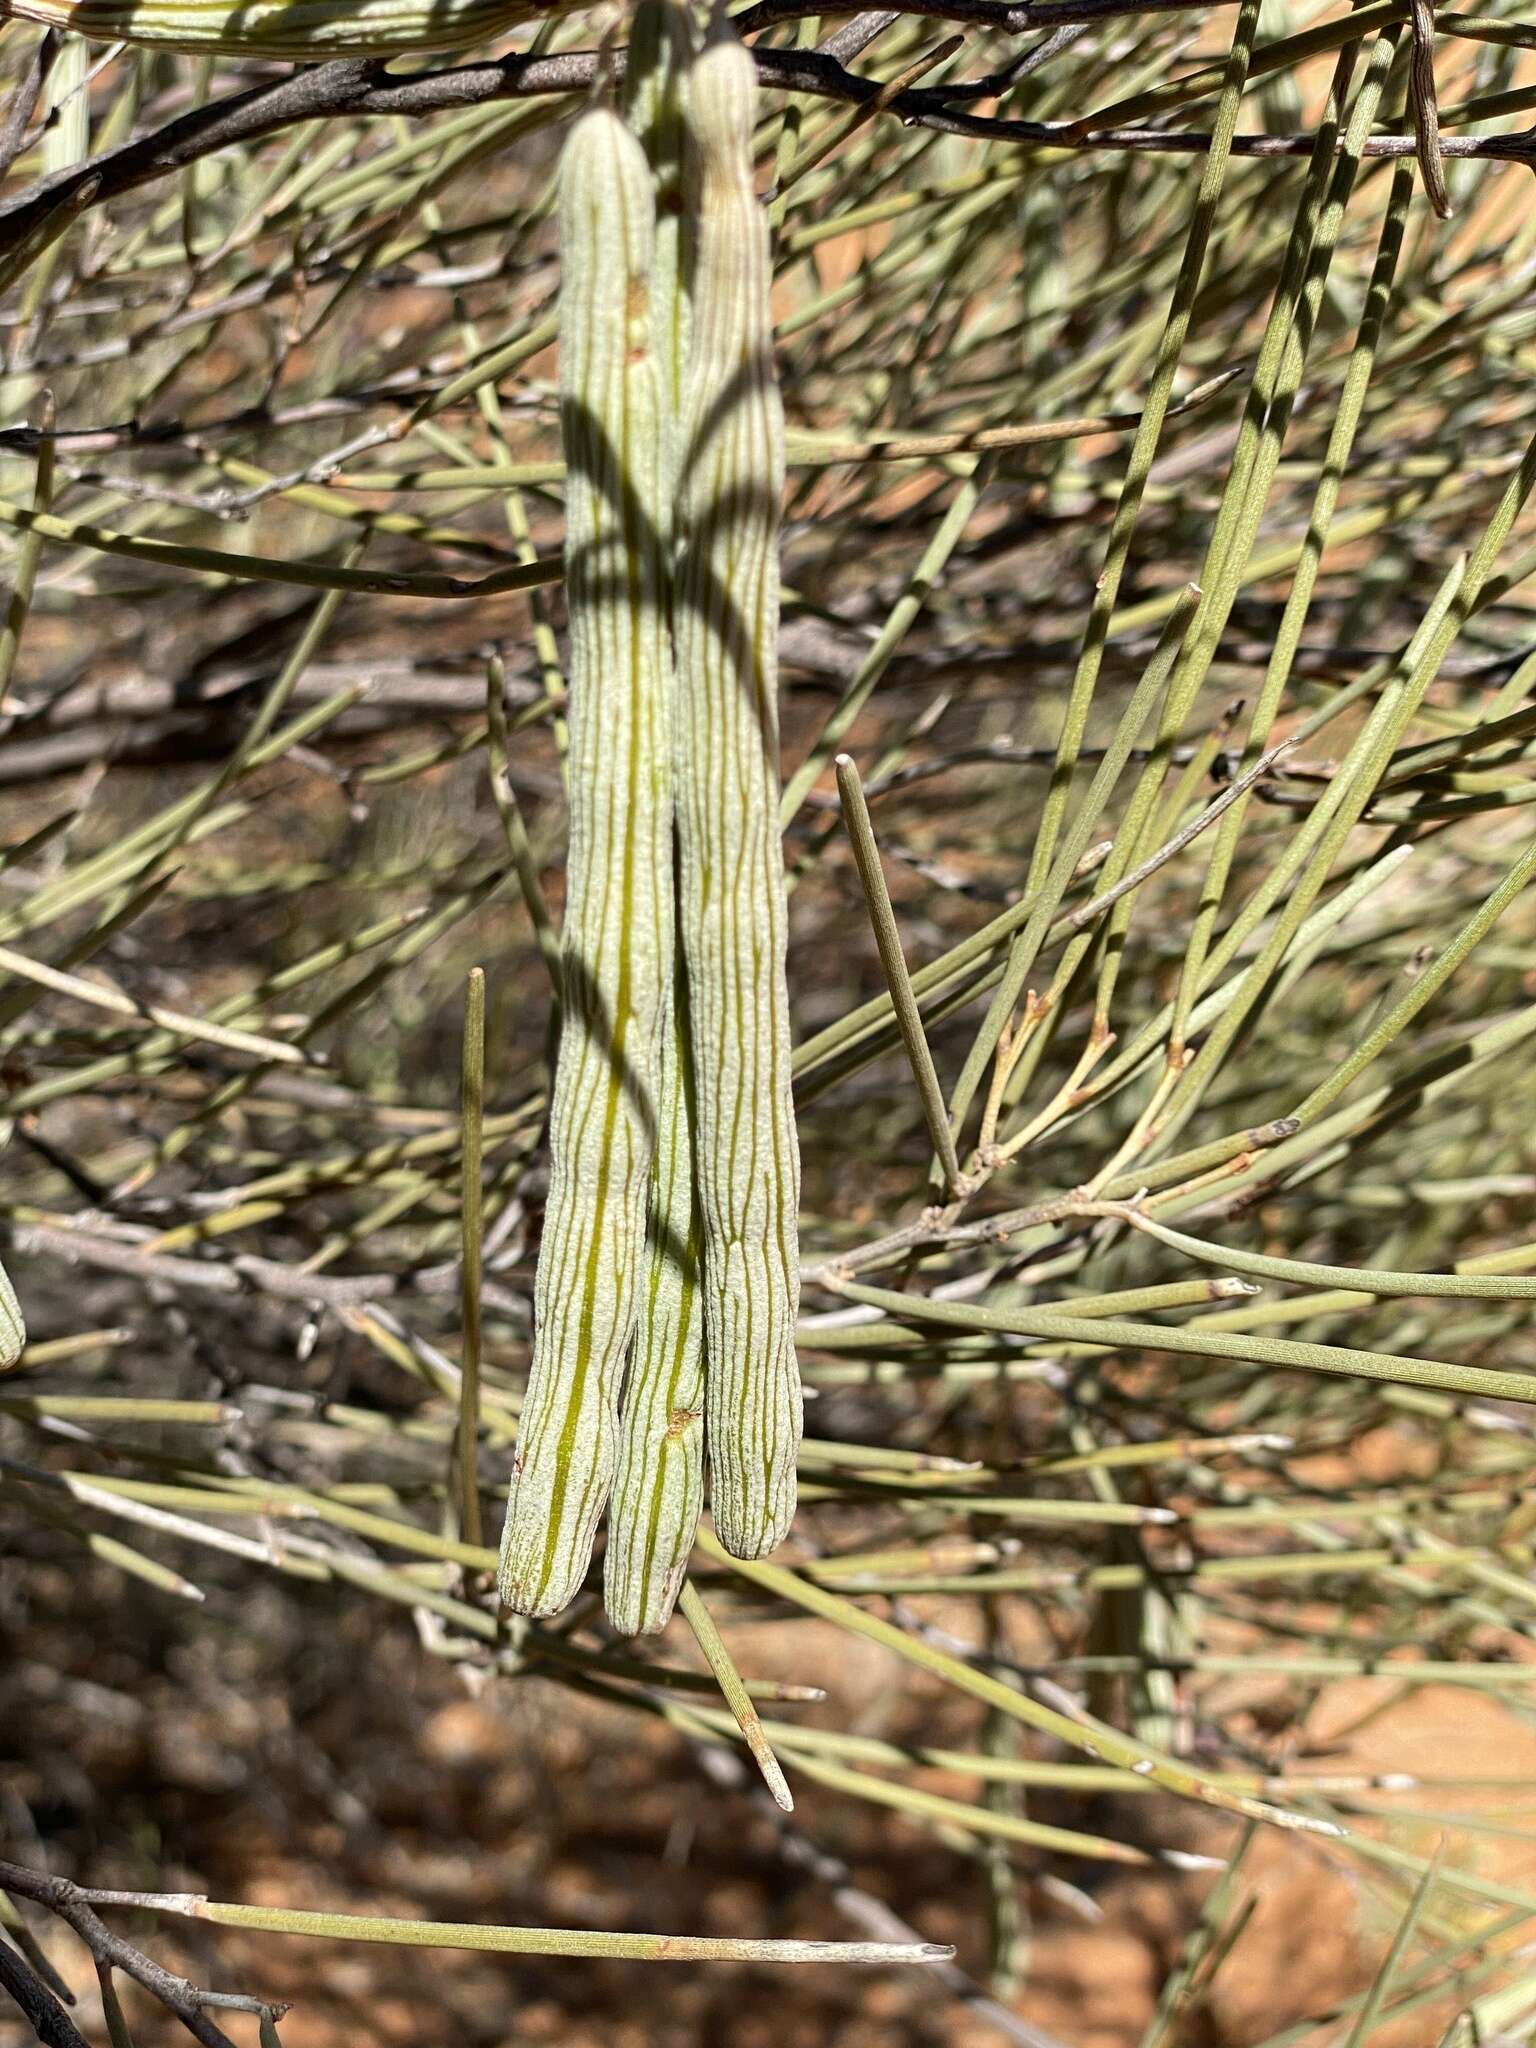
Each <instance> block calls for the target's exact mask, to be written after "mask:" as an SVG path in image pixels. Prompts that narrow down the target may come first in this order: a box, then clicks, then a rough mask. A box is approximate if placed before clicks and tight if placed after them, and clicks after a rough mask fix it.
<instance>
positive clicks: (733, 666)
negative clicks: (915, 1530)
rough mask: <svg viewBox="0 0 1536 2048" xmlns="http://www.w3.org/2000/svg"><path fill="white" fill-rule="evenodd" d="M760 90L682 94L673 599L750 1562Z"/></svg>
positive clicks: (726, 1355) (762, 748) (772, 1228)
mask: <svg viewBox="0 0 1536 2048" xmlns="http://www.w3.org/2000/svg"><path fill="white" fill-rule="evenodd" d="M756 103H757V73H756V69H755V67H754V65H753V63H752V59H751V57H750V56H749V55H748V53H747V51H746V49H745V47H744V46H743V45H742V44H741V43H739V42H737V41H735V40H734V39H732V40H729V41H724V40H722V41H716V42H714V43H712V44H711V45H710V47H709V48H708V49H707V50H706V51H705V52H704V54H703V55H702V56H701V57H700V58H699V59H698V61H697V63H696V64H695V65H694V67H693V71H692V74H691V77H690V79H689V86H688V101H687V175H688V199H689V214H690V221H691V234H692V237H693V249H692V322H693V324H692V335H691V345H690V354H689V369H688V394H687V406H686V417H685V434H684V451H685V452H684V462H683V474H682V478H681V483H680V488H679V494H678V502H679V514H680V519H681V524H682V537H681V554H680V559H679V565H678V574H677V590H676V597H675V604H674V618H675V636H676V645H677V667H678V713H677V760H678V788H677V826H678V843H679V848H680V851H681V857H682V891H681V898H682V909H681V926H682V932H683V945H684V952H685V956H686V962H687V971H688V983H689V990H690V996H691V1002H692V1017H693V1045H694V1069H695V1077H696V1095H697V1106H698V1135H697V1141H696V1157H697V1167H698V1188H699V1201H700V1207H701V1209H702V1212H703V1218H704V1258H703V1269H702V1270H703V1294H704V1341H705V1351H706V1355H707V1358H708V1373H709V1389H708V1400H707V1404H706V1406H707V1418H706V1419H707V1425H708V1437H709V1455H710V1462H711V1468H712V1476H711V1481H710V1497H711V1501H712V1503H713V1507H714V1515H715V1525H716V1527H717V1528H718V1530H719V1532H720V1538H721V1541H722V1542H723V1543H724V1544H725V1545H726V1547H727V1548H728V1549H729V1550H731V1551H732V1552H733V1553H734V1554H735V1555H737V1556H740V1557H760V1556H762V1555H763V1553H764V1552H766V1551H768V1550H771V1549H772V1548H773V1546H774V1545H775V1544H776V1543H778V1542H779V1541H780V1540H781V1538H782V1537H783V1535H784V1533H785V1531H786V1530H787V1529H788V1527H789V1523H790V1520H791V1518H792V1516H793V1514H794V1507H795V1458H796V1452H797V1449H798V1446H799V1440H800V1379H799V1371H798V1368H797V1366H796V1362H795V1352H794V1323H795V1314H796V1310H797V1308H798V1305H799V1293H800V1283H799V1253H798V1245H797V1241H796V1235H795V1220H796V1210H797V1207H798V1203H799V1191H800V1162H799V1151H798V1147H797V1145H796V1140H795V1123H794V1107H793V1104H792V1102H791V1099H790V1032H789V999H788V991H787V988H786V985H785V979H784V952H785V907H784V872H783V853H782V847H781V843H780V833H779V823H778V805H779V729H778V703H777V690H778V618H779V550H778V537H779V521H780V516H781V508H782V500H783V488H784V417H783V408H782V406H781V404H780V401H779V392H778V385H777V382H776V380H775V374H774V365H773V327H772V315H771V311H770V307H769V288H770V283H771V264H770V260H769V250H768V228H767V221H766V219H765V217H764V214H763V211H762V208H761V207H760V205H759V204H758V200H757V196H756V193H755V191H754V189H753V183H752V131H753V123H754V117H755V112H756Z"/></svg>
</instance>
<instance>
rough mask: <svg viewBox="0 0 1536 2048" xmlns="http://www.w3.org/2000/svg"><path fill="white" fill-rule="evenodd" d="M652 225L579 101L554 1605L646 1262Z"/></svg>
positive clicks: (658, 495)
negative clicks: (582, 113)
mask: <svg viewBox="0 0 1536 2048" xmlns="http://www.w3.org/2000/svg"><path fill="white" fill-rule="evenodd" d="M654 227H655V221H654V204H653V199H652V193H651V178H650V171H649V167H648V166H647V164H646V161H645V153H644V151H643V150H642V149H641V147H640V145H639V143H638V142H637V141H636V140H635V138H634V137H633V135H631V134H630V133H629V131H628V129H626V128H625V126H624V124H623V123H622V121H620V119H619V118H618V116H617V115H616V114H614V113H612V112H610V111H608V110H606V109H597V110H594V111H593V112H591V113H588V114H585V115H583V117H582V118H581V120H580V121H578V122H577V124H576V126H575V127H574V128H573V129H572V131H571V135H570V139H569V141H568V142H567V143H566V147H565V154H564V156H563V158H562V160H561V169H560V233H561V251H562V257H561V261H562V274H561V316H560V336H561V348H560V399H561V431H562V436H563V440H564V446H565V459H566V464H567V476H566V510H565V517H566V530H565V563H566V596H567V602H568V604H569V609H570V621H571V660H570V756H569V772H570V853H569V861H568V867H567V883H566V914H565V932H564V942H563V954H562V976H563V992H564V1029H563V1035H562V1039H561V1045H560V1053H559V1059H558V1063H557V1069H556V1076H555V1086H554V1093H553V1099H552V1103H551V1110H550V1152H551V1171H550V1189H549V1200H548V1205H547V1208H546V1212H545V1220H544V1238H543V1243H542V1246H541V1248H540V1253H539V1267H538V1275H537V1279H536V1282H535V1289H534V1347H533V1364H532V1367H531V1370H530V1373H529V1380H528V1392H527V1395H526V1397H525V1400H524V1404H523V1415H522V1426H521V1428H520V1430H519V1433H518V1443H517V1452H516V1456H515V1459H514V1462H513V1468H512V1487H511V1494H510V1498H509V1501H508V1506H507V1520H506V1527H505V1530H504V1532H503V1536H502V1548H501V1569H500V1574H499V1579H500V1587H501V1595H502V1598H503V1599H504V1600H505V1601H506V1602H507V1604H508V1606H510V1607H512V1608H514V1609H515V1610H516V1611H517V1612H518V1613H520V1614H531V1615H540V1614H554V1613H557V1612H558V1611H559V1610H560V1609H561V1608H562V1607H564V1606H565V1605H566V1603H567V1602H568V1601H569V1600H570V1599H571V1597H572V1595H573V1594H574V1593H575V1592H576V1590H577V1588H578V1587H579V1586H580V1584H581V1582H582V1579H583V1577H584V1575H585V1572H586V1568H587V1562H588V1559H589V1557H590V1555H591V1550H592V1540H593V1536H594V1534H595V1532H596V1528H597V1523H598V1519H599V1517H600V1516H601V1514H602V1511H603V1506H604V1503H605V1501H606V1499H607V1496H608V1490H609V1487H610V1485H611V1483H612V1478H613V1468H614V1460H615V1454H616V1449H617V1444H618V1433H619V1417H618V1399H619V1391H620V1383H621V1380H622V1377H623V1371H624V1364H625V1360H626V1357H627V1355H628V1351H629V1346H630V1340H631V1338H632V1336H633V1334H634V1328H635V1319H636V1315H637V1312H638V1307H639V1302H640V1296H641V1288H642V1283H643V1277H644V1273H645V1259H644V1247H645V1213H646V1194H647V1188H648V1185H649V1181H650V1172H651V1157H652V1153H653V1151H654V1148H655V1135H656V1132H655V1108H654V1105H655V1099H656V1068H657V1058H658V1050H659V1043H660V1035H661V1026H662V1019H663V1014H664V1007H665V1000H666V994H667V985H668V978H669V974H670V966H671V958H672V946H671V940H670V933H671V928H672V918H673V909H672V838H671V792H670V772H669V752H670V734H669V731H668V726H667V692H668V686H667V674H668V662H669V659H670V654H669V645H668V638H667V622H666V612H665V578H666V563H665V558H664V554H663V545H662V540H661V536H660V532H659V526H658V518H659V508H660V506H661V504H662V503H663V496H664V485H665V456H664V434H663V416H662V402H661V385H660V378H659V375H658V372H657V366H656V359H655V356H654V354H653V352H652V349H651V344H650V325H651V310H650V275H651V265H652V260H653V253H654V251H653V244H654Z"/></svg>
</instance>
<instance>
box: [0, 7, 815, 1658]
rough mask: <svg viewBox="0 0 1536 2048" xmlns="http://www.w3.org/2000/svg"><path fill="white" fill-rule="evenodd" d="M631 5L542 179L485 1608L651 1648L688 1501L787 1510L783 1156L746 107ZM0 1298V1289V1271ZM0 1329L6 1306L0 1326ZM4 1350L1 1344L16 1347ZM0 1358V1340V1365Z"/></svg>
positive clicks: (320, 20) (223, 17) (779, 492)
mask: <svg viewBox="0 0 1536 2048" xmlns="http://www.w3.org/2000/svg"><path fill="white" fill-rule="evenodd" d="M550 11H552V10H551V8H550V7H548V6H540V5H538V4H535V0H239V4H236V5H231V4H229V0H0V15H6V14H11V15H20V16H25V17H27V18H30V19H32V20H36V21H41V22H45V23H48V24H49V25H51V26H53V27H57V28H62V29H67V30H71V31H73V32H75V33H77V34H81V35H87V36H95V37H99V38H110V39H114V40H115V39H121V40H124V41H129V42H136V43H145V44H160V45H164V46H168V47H173V48H177V49H183V50H194V51H207V52H212V51H228V52H233V53H236V54H262V55H267V56H281V57H293V58H300V59H303V58H311V59H313V58H321V57H327V56H338V55H360V54H377V55H389V54H404V53H406V52H408V51H412V50H430V49H434V48H451V47H453V46H454V45H457V44H463V43H468V42H471V41H473V40H475V39H476V38H477V37H480V36H485V35H489V34H491V33H493V32H494V31H496V30H500V29H503V28H507V27H509V26H512V25H513V24H515V23H516V22H518V21H521V20H526V19H528V18H530V17H531V16H534V15H537V14H545V13H548V12H550ZM693 38H694V31H693V22H692V15H691V12H690V9H689V7H688V4H687V0H642V4H641V5H640V6H639V7H638V8H637V10H636V12H635V15H634V19H633V28H632V36H631V42H630V51H629V72H628V78H627V85H626V92H625V112H624V114H622V115H621V114H620V113H619V112H617V111H615V110H613V109H612V108H609V107H602V106H600V107H596V108H593V109H592V110H591V111H589V112H587V113H586V114H584V115H583V116H582V118H581V119H580V120H579V121H578V122H577V123H576V125H575V127H574V128H573V129H572V131H571V134H570V137H569V139H568V141H567V144H566V148H565V152H564V155H563V157H562V159H561V167H560V236H561V258H562V277H561V315H560V356H561V367H560V394H561V429H562V436H563V440H564V444H565V455H566V464H567V482H566V541H565V554H566V591H567V598H568V603H569V612H570V625H571V654H570V675H569V728H570V752H569V761H568V769H569V785H570V852H569V862H568V867H567V895H566V917H565V930H564V941H563V958H562V983H563V987H562V995H563V1033H562V1039H561V1046H560V1055H559V1060H558V1065H557V1071H556V1077H555V1087H554V1095H553V1102H552V1107H551V1119H550V1145H551V1153H552V1170H551V1178H550V1191H549V1199H548V1204H547V1209H546V1215H545V1226H544V1239H543V1244H542V1248H541V1252H540V1258H539V1268H538V1275H537V1280H536V1285H535V1337H534V1353H533V1364H532V1369H531V1372H530V1377H529V1384H528V1391H527V1396H526V1399H525V1403H524V1408H523V1417H522V1425H521V1430H520V1433H519V1437H518V1444H517V1451H516V1455H515V1460H514V1464H513V1475H512V1485H511V1492H510V1497H509V1502H508V1510H507V1519H506V1526H505V1530H504V1533H503V1539H502V1550H501V1565H500V1573H499V1583H500V1589H501V1593H502V1597H503V1599H504V1600H505V1601H506V1602H507V1603H508V1605H509V1606H511V1607H512V1608H514V1609H515V1610H516V1611H518V1612H519V1613H522V1614H528V1615H546V1614H553V1613H556V1612H557V1611H558V1610H559V1609H561V1608H562V1607H564V1606H565V1605H566V1604H567V1603H568V1602H569V1600H570V1599H571V1598H572V1596H573V1595H574V1594H575V1592H576V1591H577V1589H578V1588H579V1587H580V1585H581V1584H582V1581H583V1579H584V1578H585V1575H586V1571H587V1566H588V1563H589V1561H590V1558H591V1554H592V1547H593V1543H594V1540H595V1537H596V1532H597V1527H598V1524H599V1521H600V1519H601V1517H602V1514H603V1510H604V1508H605V1507H608V1509H609V1528H608V1547H607V1555H606V1568H605V1596H606V1601H607V1606H608V1612H609V1615H610V1617H611V1618H612V1620H613V1622H614V1625H615V1626H616V1627H617V1628H618V1629H620V1630H621V1631H622V1632H623V1633H625V1634H631V1635H638V1634H644V1633H647V1632H649V1631H652V1630H654V1629H658V1628H660V1627H662V1625H663V1624H664V1623H665V1622H666V1620H667V1619H668V1617H669V1616H670V1614H671V1611H672V1606H673V1603H674V1601H675V1600H676V1598H677V1594H678V1591H679V1588H680V1586H681V1584H682V1579H683V1574H684V1571H685V1569H686V1566H687V1560H688V1555H689V1552H690V1550H691V1548H692V1545H693V1540H694V1535H695V1532H696V1530H697V1527H698V1520H699V1514H700V1509H701V1505H702V1499H703V1485H704V1456H705V1444H706V1439H707V1443H708V1453H709V1461H710V1468H711V1505H712V1508H713V1513H714V1519H715V1526H716V1528H717V1530H718V1532H719V1535H720V1538H721V1541H722V1542H723V1543H724V1544H725V1545H726V1547H727V1548H728V1549H729V1550H731V1551H732V1552H733V1553H734V1554H736V1555H737V1556H740V1557H749V1558H750V1557H760V1556H762V1555H763V1554H764V1553H765V1552H767V1551H769V1550H771V1549H772V1548H773V1547H774V1546H775V1545H776V1544H777V1543H778V1542H779V1541H780V1540H781V1539H782V1537H783V1536H784V1534H785V1532H786V1530H787V1528H788V1526H789V1523H790V1520H791V1518H792V1517H793V1514H794V1506H795V1464H796V1457H797V1453H798V1450H799V1443H800V1382H799V1373H798V1369H797V1367H796V1362H795V1353H794V1323H795V1315H796V1311H797V1308H798V1301H799V1270H798V1251H797V1241H796V1227H795V1225H796V1210H797V1207H798V1202H799V1181H800V1169H799V1154H798V1149H797V1145H796V1140H795V1126H794V1112H793V1106H792V1103H791V1098H790V1034H789V1013H788V997H787V993H786V988H785V980H784V948H785V916H784V893H783V865H782V852H781V846H780V835H779V826H778V799H779V777H778V706H777V695H776V692H777V642H778V606H779V563H778V529H779V520H780V512H781V502H782V496H783V484H784V426H783V413H782V408H781V406H780V402H779V393H778V387H777V382H776V379H775V375H774V368H773V349H772V321H771V315H770V311H769V287H770V281H771V264H770V257H769V247H768V234H767V224H766V221H765V218H764V215H763V212H762V209H761V207H760V205H759V203H758V200H757V197H756V193H755V190H754V186H753V177H752V136H753V128H754V122H755V113H756V102H757V79H756V71H755V67H754V65H753V63H752V59H751V57H750V55H749V54H748V52H747V51H746V49H745V47H744V46H743V45H742V44H741V43H740V42H739V41H737V40H735V39H734V37H733V36H731V35H730V33H729V31H726V32H725V33H724V34H721V35H715V36H712V37H711V40H710V41H709V44H708V47H707V48H706V49H705V50H704V51H703V52H702V53H701V54H697V55H696V54H695V52H694V47H693ZM0 1281H3V1275H0ZM0 1307H3V1303H0ZM16 1323H17V1327H18V1329H19V1315H18V1316H17V1317H16ZM18 1348H19V1342H18Z"/></svg>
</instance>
